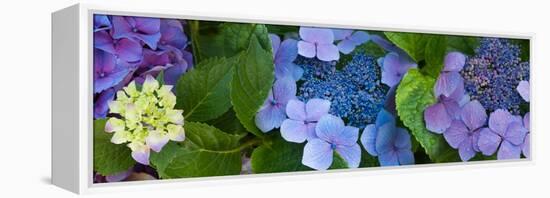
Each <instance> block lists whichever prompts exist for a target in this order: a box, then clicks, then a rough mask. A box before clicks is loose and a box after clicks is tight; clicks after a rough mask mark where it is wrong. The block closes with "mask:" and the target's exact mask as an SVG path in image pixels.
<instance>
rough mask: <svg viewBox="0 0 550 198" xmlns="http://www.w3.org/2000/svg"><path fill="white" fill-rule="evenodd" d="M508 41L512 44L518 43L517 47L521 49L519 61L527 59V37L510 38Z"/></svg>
mask: <svg viewBox="0 0 550 198" xmlns="http://www.w3.org/2000/svg"><path fill="white" fill-rule="evenodd" d="M510 42H511V43H512V44H516V45H519V48H520V50H521V54H520V58H521V61H529V57H530V56H529V55H530V51H531V49H530V41H529V39H510Z"/></svg>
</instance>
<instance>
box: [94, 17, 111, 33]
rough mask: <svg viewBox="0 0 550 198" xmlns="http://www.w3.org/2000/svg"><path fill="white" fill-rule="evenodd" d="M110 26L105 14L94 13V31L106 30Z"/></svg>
mask: <svg viewBox="0 0 550 198" xmlns="http://www.w3.org/2000/svg"><path fill="white" fill-rule="evenodd" d="M111 27H112V25H111V21H109V18H108V17H107V16H106V15H101V14H95V15H94V32H97V31H101V30H107V29H110V28H111Z"/></svg>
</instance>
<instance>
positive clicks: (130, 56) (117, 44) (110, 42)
mask: <svg viewBox="0 0 550 198" xmlns="http://www.w3.org/2000/svg"><path fill="white" fill-rule="evenodd" d="M115 27H116V26H115ZM94 47H95V48H97V49H101V50H103V51H106V52H109V53H111V54H113V55H114V56H115V57H116V58H119V59H121V60H123V61H126V62H130V63H134V62H138V61H140V60H141V56H142V54H143V53H142V51H143V47H141V45H140V44H139V42H137V41H134V40H132V39H128V38H117V39H115V38H113V37H112V36H111V34H110V33H109V32H107V31H98V32H94Z"/></svg>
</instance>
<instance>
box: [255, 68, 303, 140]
mask: <svg viewBox="0 0 550 198" xmlns="http://www.w3.org/2000/svg"><path fill="white" fill-rule="evenodd" d="M295 98H296V83H295V82H294V80H292V79H290V78H283V79H277V80H276V81H275V83H274V84H273V88H272V89H271V91H270V92H269V95H268V97H267V99H266V100H265V102H264V104H263V105H262V106H261V107H260V110H258V113H257V114H256V117H255V119H254V120H255V122H256V126H257V127H258V128H259V129H260V130H261V131H262V132H264V133H267V132H269V131H271V130H272V129H274V128H279V127H280V126H281V123H283V121H284V120H285V119H286V113H285V110H286V105H287V103H288V101H290V100H292V99H295Z"/></svg>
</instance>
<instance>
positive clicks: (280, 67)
mask: <svg viewBox="0 0 550 198" xmlns="http://www.w3.org/2000/svg"><path fill="white" fill-rule="evenodd" d="M269 38H270V39H271V47H272V50H273V61H274V64H275V78H277V79H281V78H286V77H287V76H291V77H292V78H293V79H294V81H297V80H299V79H300V78H301V77H302V74H303V73H304V70H303V69H302V68H301V67H299V66H297V65H296V64H294V60H295V59H296V57H298V46H297V45H298V41H296V40H294V39H286V40H284V41H283V42H282V43H281V39H280V38H279V36H277V35H275V34H269Z"/></svg>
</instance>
